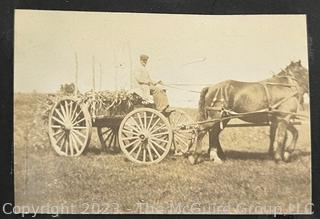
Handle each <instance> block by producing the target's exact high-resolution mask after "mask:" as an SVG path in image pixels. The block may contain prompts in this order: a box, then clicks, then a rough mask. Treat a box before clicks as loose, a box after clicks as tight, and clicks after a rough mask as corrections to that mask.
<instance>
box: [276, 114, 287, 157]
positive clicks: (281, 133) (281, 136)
mask: <svg viewBox="0 0 320 219" xmlns="http://www.w3.org/2000/svg"><path fill="white" fill-rule="evenodd" d="M286 136H287V122H286V121H284V120H282V121H279V122H278V124H277V129H276V134H275V142H274V160H275V161H276V162H279V161H280V160H281V159H282V156H281V155H282V152H283V146H284V143H285V140H286Z"/></svg>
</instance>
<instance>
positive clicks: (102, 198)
mask: <svg viewBox="0 0 320 219" xmlns="http://www.w3.org/2000/svg"><path fill="white" fill-rule="evenodd" d="M43 98H44V96H43V95H40V94H16V95H15V98H14V178H15V202H16V203H15V204H16V205H17V206H32V207H33V208H35V209H38V212H39V211H40V212H43V213H49V212H51V213H56V212H57V211H59V212H60V213H61V212H64V213H108V212H109V213H110V212H114V213H213V214H218V213H227V214H228V213H230V214H233V213H276V214H281V213H289V212H290V213H308V212H309V211H310V208H309V203H310V202H311V176H310V174H311V168H310V162H311V161H310V158H311V156H310V153H311V152H310V151H311V146H310V137H309V125H308V124H305V125H301V126H299V127H298V128H299V133H300V138H299V140H298V143H297V148H296V151H295V154H294V156H293V160H292V161H291V162H290V163H279V164H275V163H274V162H273V161H272V160H271V159H270V158H269V157H268V155H267V150H268V129H267V128H266V127H252V128H251V127H250V128H229V129H225V130H224V131H223V132H222V135H221V142H222V145H223V149H224V150H225V152H226V155H227V160H226V161H225V162H224V163H223V164H221V165H215V164H214V163H213V162H210V161H205V162H203V163H200V164H199V165H193V166H192V165H190V164H189V162H188V160H187V159H185V158H183V157H175V156H173V155H170V156H168V157H167V158H166V159H164V160H163V161H162V162H161V163H159V164H155V165H150V166H141V165H137V164H134V163H132V162H130V161H128V160H127V159H126V158H125V156H124V155H123V154H122V153H120V154H107V153H101V152H100V143H99V141H98V137H97V134H96V132H95V131H94V132H93V135H92V140H91V144H90V146H89V148H88V150H87V151H88V152H87V153H86V154H85V155H81V156H79V157H76V158H66V157H60V156H58V155H56V153H55V152H54V151H53V149H52V148H51V146H50V143H49V139H48V137H47V133H46V131H47V127H46V126H45V125H44V124H43V122H42V121H41V119H40V117H39V112H38V111H37V109H38V102H39V101H42V100H43ZM186 111H187V113H189V114H190V115H191V116H192V117H194V116H195V114H196V110H195V109H186ZM205 145H207V139H206V144H205ZM205 149H206V148H204V150H205ZM48 206H52V207H51V208H50V207H48Z"/></svg>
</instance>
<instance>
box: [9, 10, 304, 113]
mask: <svg viewBox="0 0 320 219" xmlns="http://www.w3.org/2000/svg"><path fill="white" fill-rule="evenodd" d="M14 28H15V35H14V69H15V70H14V89H15V92H32V91H37V92H56V91H57V90H58V89H59V86H60V84H64V83H72V82H75V78H76V76H75V75H76V69H77V68H76V60H77V63H78V65H77V66H78V70H77V72H78V86H79V90H80V91H81V92H86V91H89V90H91V89H93V87H94V86H95V88H96V90H119V89H129V88H130V72H132V70H133V69H134V68H135V66H136V65H138V64H139V55H140V54H147V55H148V56H149V57H150V59H149V63H148V68H149V70H150V74H151V77H152V78H153V79H154V80H162V81H163V82H164V83H165V84H169V85H171V86H178V87H179V88H180V89H181V90H178V89H174V88H172V87H170V88H167V94H168V97H169V101H170V103H171V105H173V106H188V107H196V106H197V102H198V99H199V94H198V93H196V92H189V91H190V90H192V91H200V90H201V88H202V87H204V86H206V85H207V84H215V83H218V82H220V81H223V80H226V79H234V80H240V81H259V80H263V79H266V78H269V77H271V76H272V75H273V74H274V73H278V72H280V70H281V69H283V68H285V67H286V66H287V65H288V64H289V63H290V62H291V61H298V60H301V62H302V64H303V66H305V67H307V68H308V59H307V58H308V55H307V54H308V53H307V31H306V29H307V28H306V17H305V16H304V15H172V14H170V15H169V14H147V13H109V12H76V11H73V12H71V11H41V10H16V11H15V26H14ZM75 57H77V59H76V58H75ZM93 75H94V79H95V80H94V81H95V85H94V83H93ZM176 84H179V85H176ZM187 90H189V91H187Z"/></svg>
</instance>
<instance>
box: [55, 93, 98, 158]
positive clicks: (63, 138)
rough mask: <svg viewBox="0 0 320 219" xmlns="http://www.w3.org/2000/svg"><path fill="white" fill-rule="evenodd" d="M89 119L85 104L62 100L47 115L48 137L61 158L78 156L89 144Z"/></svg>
mask: <svg viewBox="0 0 320 219" xmlns="http://www.w3.org/2000/svg"><path fill="white" fill-rule="evenodd" d="M91 129H92V124H91V117H90V114H89V111H88V109H87V107H86V105H85V104H81V103H79V102H78V101H77V100H76V99H73V98H63V99H61V100H60V101H58V102H57V103H56V104H55V105H54V106H53V108H52V111H51V113H50V115H49V137H50V143H51V146H52V147H53V149H54V150H55V151H56V152H57V153H58V154H59V155H63V156H70V157H73V156H79V155H80V154H82V152H83V151H84V150H85V148H86V147H87V146H88V145H89V143H90V137H91Z"/></svg>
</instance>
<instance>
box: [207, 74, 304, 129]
mask: <svg viewBox="0 0 320 219" xmlns="http://www.w3.org/2000/svg"><path fill="white" fill-rule="evenodd" d="M275 77H284V78H287V79H288V83H274V82H266V81H264V82H259V84H261V86H263V88H264V90H265V94H266V99H267V104H268V107H267V108H265V109H262V110H258V111H254V112H249V113H237V112H235V111H233V110H232V109H227V108H226V103H227V102H228V95H226V94H227V93H226V90H225V87H220V88H219V89H218V91H217V92H216V93H215V96H214V98H213V99H212V102H211V104H210V107H206V113H207V110H209V111H220V128H221V129H223V120H222V118H223V117H226V116H237V115H238V116H239V117H241V115H250V114H254V113H263V112H269V113H268V121H269V124H270V123H271V119H270V117H271V113H272V112H275V111H276V108H278V107H279V106H280V105H281V104H283V103H285V102H286V101H288V100H289V99H290V98H292V97H294V96H298V98H297V102H298V104H299V103H300V98H301V96H300V94H299V86H298V83H297V81H296V79H295V78H294V77H293V76H291V75H286V76H275ZM268 86H282V87H289V88H293V89H294V91H293V92H292V93H291V94H290V95H288V96H286V97H284V98H282V99H281V100H279V101H277V102H276V103H274V104H272V100H271V95H270V92H269V88H268ZM217 102H220V103H221V106H219V107H216V106H215V105H216V103H217ZM297 110H298V109H297ZM277 112H280V111H277ZM283 113H287V112H283ZM295 113H297V111H296V112H295ZM291 116H292V114H291ZM291 116H290V117H291Z"/></svg>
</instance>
